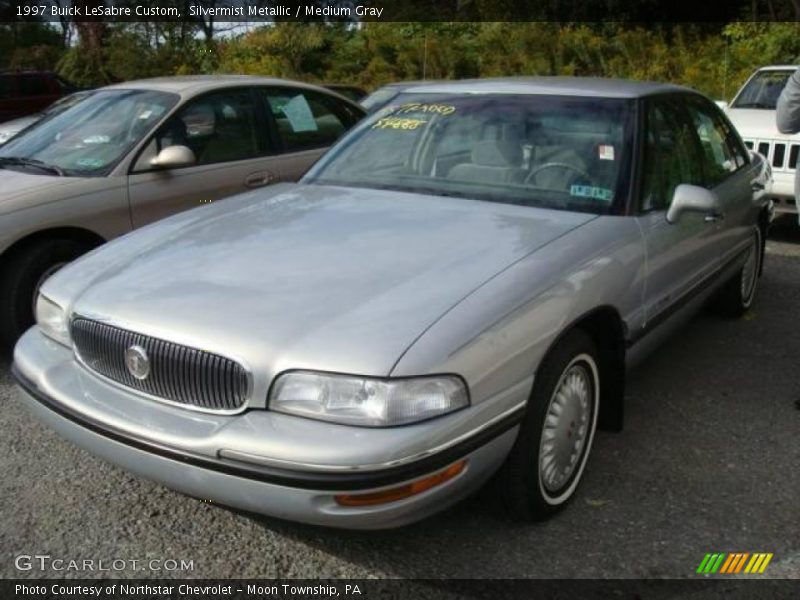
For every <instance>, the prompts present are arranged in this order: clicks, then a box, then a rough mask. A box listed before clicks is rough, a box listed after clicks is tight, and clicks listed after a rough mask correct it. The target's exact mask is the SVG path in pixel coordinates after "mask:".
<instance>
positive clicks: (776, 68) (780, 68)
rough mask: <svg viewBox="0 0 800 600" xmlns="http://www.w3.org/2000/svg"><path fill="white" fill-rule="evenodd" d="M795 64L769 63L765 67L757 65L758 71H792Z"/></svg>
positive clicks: (794, 68) (795, 67) (795, 66)
mask: <svg viewBox="0 0 800 600" xmlns="http://www.w3.org/2000/svg"><path fill="white" fill-rule="evenodd" d="M796 69H797V65H769V66H767V67H759V69H758V70H759V71H794V70H796Z"/></svg>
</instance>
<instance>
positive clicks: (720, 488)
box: [0, 220, 800, 578]
mask: <svg viewBox="0 0 800 600" xmlns="http://www.w3.org/2000/svg"><path fill="white" fill-rule="evenodd" d="M768 253H769V254H768V257H767V263H766V269H765V273H764V277H763V280H762V286H761V290H760V292H759V297H758V299H757V301H756V304H755V306H754V309H753V310H752V311H751V312H750V313H749V314H748V315H746V317H745V318H744V319H742V320H740V321H735V322H732V321H726V320H722V319H719V318H717V317H714V316H710V315H701V316H699V317H697V318H696V319H694V320H693V321H692V322H691V323H690V325H689V326H687V327H686V328H685V329H683V330H682V331H681V332H680V333H679V334H677V335H676V336H675V337H674V338H673V339H672V340H671V341H670V342H669V343H668V344H667V345H666V346H663V347H662V348H661V349H660V350H659V351H658V352H657V354H656V355H654V356H653V357H652V358H651V359H650V360H649V361H647V362H646V363H645V364H644V365H643V366H642V367H640V368H639V369H638V370H637V371H635V372H634V373H632V374H631V375H630V377H629V385H628V391H627V404H626V410H627V420H626V429H625V431H624V432H622V433H620V434H610V433H601V434H600V435H599V437H598V439H597V440H596V446H595V449H594V453H593V455H592V458H591V460H590V463H589V468H588V473H587V476H586V477H585V479H584V482H583V485H582V487H581V489H580V491H579V493H578V495H577V497H576V498H575V501H574V502H573V503H572V505H571V506H569V507H568V508H567V510H565V511H564V512H563V513H562V514H561V515H559V516H558V517H556V518H555V519H553V520H551V521H549V522H546V523H542V524H534V525H521V524H518V523H512V522H510V521H508V520H506V519H505V518H504V517H503V516H502V514H500V513H499V512H498V511H497V509H496V508H494V507H493V503H492V497H491V492H490V491H484V492H483V493H481V494H479V495H477V496H476V497H474V498H472V499H470V500H468V501H466V502H463V503H462V504H460V505H458V506H457V507H455V508H453V509H451V510H449V511H447V512H445V513H443V514H441V515H439V516H436V517H433V518H431V519H428V520H427V521H425V522H423V523H421V524H417V525H414V526H411V527H407V528H405V529H401V530H396V531H388V532H376V533H351V532H342V531H334V530H326V529H319V528H314V527H308V526H302V525H297V524H292V523H284V522H280V521H276V520H270V519H265V518H258V517H252V516H247V515H241V514H237V513H235V512H232V511H230V510H227V509H224V508H221V507H218V506H214V505H210V504H207V503H203V502H201V501H198V500H194V499H192V498H187V497H185V496H181V495H179V494H177V493H173V492H171V491H169V490H166V489H164V488H162V487H159V486H157V485H154V484H152V483H150V482H147V481H143V480H140V479H137V478H135V477H132V476H130V475H128V474H126V473H125V472H123V471H121V470H119V469H117V468H115V467H111V466H109V465H107V464H105V463H103V462H101V461H100V460H97V459H95V458H93V457H92V456H90V455H88V454H86V453H85V452H83V451H81V450H78V449H76V448H74V447H72V446H70V445H69V444H67V443H65V442H63V441H61V439H59V438H58V437H57V436H56V435H55V434H53V433H52V432H51V431H49V430H48V429H46V428H45V427H43V426H41V425H39V424H38V423H36V422H33V421H31V419H30V418H29V417H28V414H27V413H26V412H25V410H24V409H23V408H22V407H21V406H19V405H18V403H17V402H16V401H15V399H14V391H13V386H12V384H11V380H10V377H9V375H8V365H7V364H2V365H0V405H2V407H3V410H2V411H0V432H2V433H0V477H2V485H0V502H1V503H2V506H3V510H2V511H0V550H1V551H2V557H1V558H0V575H2V576H4V577H17V576H26V575H29V576H30V575H33V576H41V575H42V574H41V573H38V572H35V571H29V572H24V573H20V572H18V571H16V570H15V569H14V565H13V557H14V556H16V555H18V554H37V553H39V554H50V555H52V556H54V557H62V558H68V559H70V558H75V559H84V558H86V559H95V560H99V559H103V560H106V561H110V560H112V559H123V560H131V559H135V560H140V561H144V560H146V559H150V558H156V559H170V558H171V559H187V560H192V561H193V566H194V569H193V570H192V571H190V572H173V573H171V574H172V575H175V576H187V575H190V576H193V577H204V578H205V577H208V578H211V577H374V576H377V577H384V576H388V577H397V576H399V577H665V576H666V577H692V576H693V574H694V570H695V569H696V567H697V565H698V564H699V562H700V561H701V559H702V558H703V556H704V554H705V553H706V552H711V551H725V552H734V551H746V552H772V553H774V555H775V557H774V559H773V561H772V563H771V564H770V566H769V568H768V570H767V574H768V575H772V576H774V577H780V576H782V577H797V578H800V496H799V495H798V491H800V410H798V409H797V408H796V407H795V401H796V400H797V399H798V398H800V377H799V376H798V372H799V371H800V362H798V361H800V318H798V315H800V229H798V228H797V226H796V224H795V223H794V222H793V221H788V220H787V221H784V222H781V223H779V224H778V225H777V226H776V228H775V230H774V232H773V235H772V239H770V241H769V243H768ZM53 574H55V573H51V575H53ZM120 574H121V575H135V576H142V577H160V576H165V575H170V573H165V572H164V571H149V570H144V571H135V572H132V571H126V572H122V573H120ZM58 575H64V573H60V574H58ZM78 575H80V574H78ZM85 575H86V576H92V575H94V576H97V575H98V574H97V573H95V574H92V573H86V574H85ZM105 575H107V574H105ZM69 576H76V574H74V573H71V574H69Z"/></svg>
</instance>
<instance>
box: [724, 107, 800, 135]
mask: <svg viewBox="0 0 800 600" xmlns="http://www.w3.org/2000/svg"><path fill="white" fill-rule="evenodd" d="M726 114H727V115H728V118H729V119H730V120H731V123H733V125H734V127H736V130H737V131H738V132H739V135H741V136H742V137H745V138H768V139H796V138H797V136H796V135H787V134H783V133H780V132H779V131H778V126H777V125H776V124H775V111H774V110H765V109H757V108H728V110H727V111H726Z"/></svg>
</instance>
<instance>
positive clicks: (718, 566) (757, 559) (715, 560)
mask: <svg viewBox="0 0 800 600" xmlns="http://www.w3.org/2000/svg"><path fill="white" fill-rule="evenodd" d="M772 556H773V555H772V553H771V552H770V553H767V552H754V553H752V554H750V553H749V552H730V553H725V552H716V553H708V554H706V555H705V557H703V560H702V561H701V562H700V566H699V567H697V573H701V574H710V575H714V574H716V573H719V574H720V575H735V574H737V573H749V574H751V575H755V574H761V573H763V572H764V571H765V569H766V568H767V565H768V564H769V561H771V560H772Z"/></svg>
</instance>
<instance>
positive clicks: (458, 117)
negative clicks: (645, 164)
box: [303, 94, 632, 214]
mask: <svg viewBox="0 0 800 600" xmlns="http://www.w3.org/2000/svg"><path fill="white" fill-rule="evenodd" d="M630 113H631V110H630V101H628V100H624V99H607V98H594V97H592V98H576V97H565V96H550V95H533V94H526V95H502V94H459V95H444V94H436V95H433V94H402V95H400V96H398V98H397V99H396V101H393V102H392V103H391V105H389V106H387V107H386V108H384V109H382V110H380V111H378V113H377V114H375V115H373V116H372V117H371V118H369V119H368V120H367V121H365V122H364V123H363V124H362V125H361V126H359V127H358V128H357V129H356V130H355V131H354V132H353V133H352V134H351V135H350V136H348V137H347V138H345V139H344V140H343V141H342V142H341V143H340V144H339V145H337V146H335V147H334V149H333V150H332V151H331V152H330V153H329V154H328V155H327V156H326V157H325V158H323V160H322V161H321V162H320V163H319V164H318V165H317V166H316V167H315V168H314V169H312V170H311V171H310V172H309V174H308V175H307V176H306V177H305V178H304V179H303V182H304V183H312V184H321V185H337V186H352V187H366V188H375V189H389V190H397V191H404V192H412V193H421V194H431V195H440V196H455V197H463V198H471V199H477V200H489V201H495V202H504V203H511V204H521V205H525V206H536V207H543V208H555V209H563V210H576V211H583V212H592V213H596V214H609V213H615V212H618V210H619V209H620V207H621V206H622V203H623V201H624V195H625V191H626V189H627V185H626V182H627V179H628V177H629V175H628V173H629V168H628V164H629V162H630V159H629V148H630V147H631V145H632V144H631V143H630V139H631V129H632V125H631V123H632V119H631V118H630Z"/></svg>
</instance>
